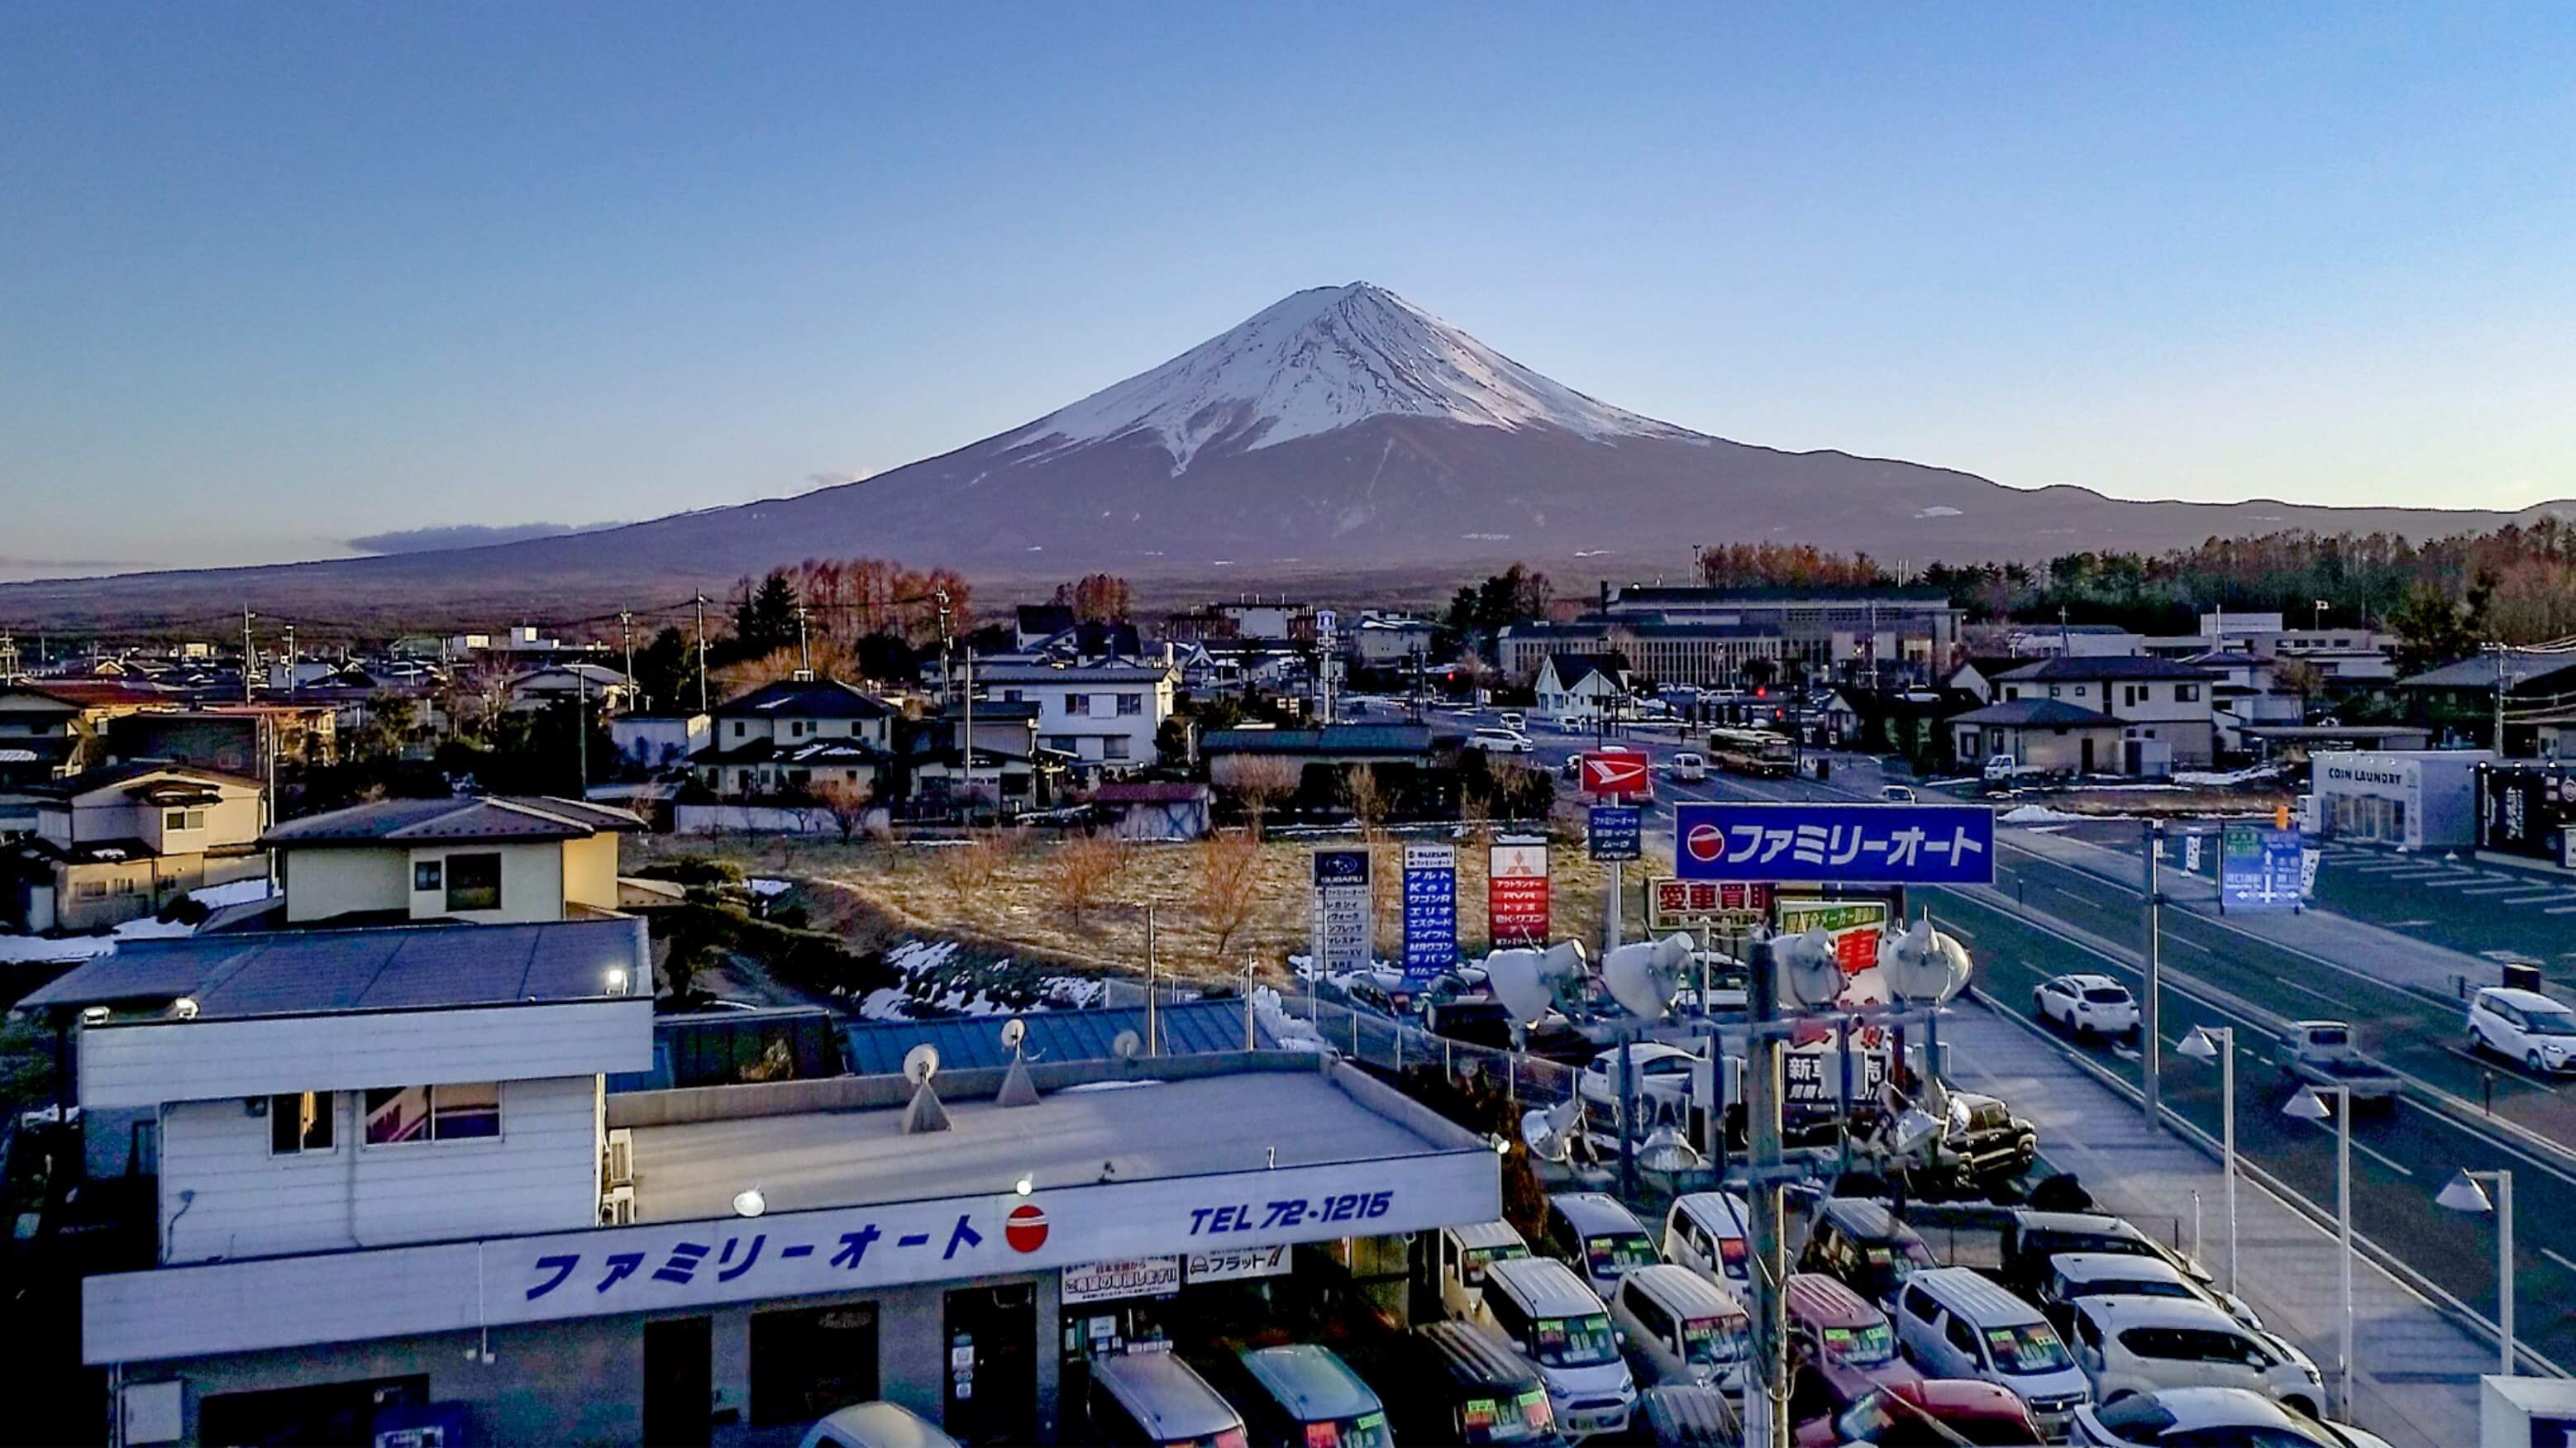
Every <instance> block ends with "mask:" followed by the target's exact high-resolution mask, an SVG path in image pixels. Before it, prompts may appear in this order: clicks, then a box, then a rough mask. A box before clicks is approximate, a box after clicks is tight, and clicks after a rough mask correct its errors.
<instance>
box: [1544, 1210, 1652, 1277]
mask: <svg viewBox="0 0 2576 1448" xmlns="http://www.w3.org/2000/svg"><path fill="white" fill-rule="evenodd" d="M1547 1250H1548V1252H1549V1254H1550V1255H1551V1256H1554V1257H1557V1258H1559V1259H1561V1260H1563V1261H1564V1263H1565V1264H1566V1265H1567V1266H1569V1267H1571V1268H1573V1269H1574V1270H1575V1271H1577V1272H1579V1273H1581V1274H1583V1278H1584V1280H1585V1281H1587V1282H1590V1283H1591V1284H1592V1291H1593V1293H1594V1294H1595V1295H1596V1296H1598V1297H1599V1298H1600V1299H1601V1300H1602V1301H1603V1302H1608V1301H1609V1300H1610V1294H1611V1293H1613V1292H1616V1291H1618V1290H1619V1279H1620V1278H1621V1277H1623V1276H1625V1275H1627V1274H1628V1273H1629V1272H1631V1271H1633V1270H1635V1269H1637V1268H1639V1267H1647V1266H1651V1265H1653V1264H1654V1263H1657V1262H1660V1261H1662V1260H1663V1255H1662V1254H1661V1253H1659V1252H1657V1251H1656V1250H1655V1239H1654V1238H1652V1237H1649V1236H1647V1235H1646V1228H1645V1224H1644V1223H1642V1222H1639V1221H1638V1220H1637V1218H1636V1216H1635V1214H1634V1213H1631V1212H1630V1211H1629V1210H1628V1209H1627V1208H1626V1207H1625V1206H1622V1205H1621V1204H1620V1202H1619V1199H1618V1198H1617V1197H1614V1196H1612V1195H1610V1194H1609V1193H1608V1192H1557V1193H1555V1194H1553V1195H1551V1196H1550V1197H1549V1198H1548V1199H1547Z"/></svg>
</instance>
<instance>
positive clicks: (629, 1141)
mask: <svg viewBox="0 0 2576 1448" xmlns="http://www.w3.org/2000/svg"><path fill="white" fill-rule="evenodd" d="M601 1175H602V1176H603V1177H605V1178H606V1183H605V1184H606V1185H608V1186H612V1187H623V1186H632V1185H634V1184H635V1132H634V1130H633V1129H632V1128H630V1127H624V1126H621V1127H618V1128H617V1129H616V1130H614V1131H611V1132H610V1133H608V1159H607V1160H606V1161H605V1162H604V1163H603V1164H602V1171H601Z"/></svg>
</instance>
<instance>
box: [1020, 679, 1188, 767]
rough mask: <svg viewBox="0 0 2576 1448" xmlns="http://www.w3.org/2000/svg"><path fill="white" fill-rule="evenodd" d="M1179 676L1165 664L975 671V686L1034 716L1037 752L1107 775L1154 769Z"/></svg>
mask: <svg viewBox="0 0 2576 1448" xmlns="http://www.w3.org/2000/svg"><path fill="white" fill-rule="evenodd" d="M1179 679H1180V672H1179V670H1177V669H1174V668H1172V667H1171V666H1170V665H1168V664H1138V663H1102V664H1062V665H1055V664H994V665H991V666H989V667H986V666H981V665H979V666H978V667H977V668H976V670H975V683H976V686H977V687H978V688H979V689H981V690H982V691H983V692H984V693H985V694H986V695H988V696H989V697H991V698H994V699H998V700H1000V701H1002V702H1004V703H1030V704H1035V705H1037V709H1038V716H1037V717H1038V747H1039V748H1041V749H1051V750H1054V751H1056V752H1058V753H1060V754H1065V755H1069V756H1071V757H1073V758H1074V759H1076V760H1079V761H1080V762H1082V763H1084V764H1098V765H1104V766H1107V767H1108V768H1110V769H1113V770H1114V769H1123V768H1132V767H1137V766H1142V765H1147V764H1151V763H1153V762H1154V736H1155V734H1156V733H1157V732H1158V731H1160V730H1161V729H1162V727H1163V721H1164V720H1166V719H1169V718H1171V717H1172V697H1173V693H1174V690H1175V688H1176V687H1177V685H1178V683H1179Z"/></svg>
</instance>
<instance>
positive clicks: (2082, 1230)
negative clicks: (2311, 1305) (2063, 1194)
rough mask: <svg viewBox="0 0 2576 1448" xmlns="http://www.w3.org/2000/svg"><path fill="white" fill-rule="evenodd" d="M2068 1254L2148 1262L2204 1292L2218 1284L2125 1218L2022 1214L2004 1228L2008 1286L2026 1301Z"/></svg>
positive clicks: (2024, 1211) (2004, 1274)
mask: <svg viewBox="0 0 2576 1448" xmlns="http://www.w3.org/2000/svg"><path fill="white" fill-rule="evenodd" d="M2068 1252H2094V1253H2104V1254H2117V1255H2122V1256H2130V1257H2148V1258H2153V1259H2154V1260H2156V1261H2158V1262H2162V1263H2164V1264H2165V1265H2166V1266H2168V1267H2171V1268H2173V1269H2174V1270H2175V1271H2177V1272H2180V1273H2182V1274H2183V1275H2184V1276H2186V1277H2189V1278H2190V1279H2191V1280H2192V1281H2194V1282H2196V1283H2198V1284H2199V1285H2201V1286H2202V1287H2214V1285H2215V1283H2216V1279H2215V1278H2213V1277H2211V1276H2210V1274H2209V1269H2207V1268H2205V1267H2203V1266H2201V1265H2200V1264H2199V1263H2198V1262H2195V1261H2193V1260H2192V1259H2191V1258H2189V1257H2186V1256H2184V1255H2183V1254H2182V1253H2180V1252H2177V1251H2175V1250H2174V1249H2173V1248H2171V1247H2168V1246H2166V1245H2165V1244H2164V1243H2162V1242H2159V1241H2157V1240H2156V1239H2155V1238H2153V1237H2150V1236H2148V1235H2147V1234H2146V1233H2144V1232H2141V1231H2139V1230H2138V1229H2137V1228H2136V1227H2135V1226H2133V1225H2131V1224H2130V1223H2129V1222H2128V1221H2127V1220H2126V1219H2124V1218H2121V1217H2113V1216H2105V1215H2103V1214H2102V1213H2099V1212H2035V1211H2031V1210H2029V1209H2028V1208H2024V1209H2022V1210H2020V1211H2016V1212H2014V1213H2013V1214H2012V1217H2011V1219H2010V1220H2008V1221H2006V1222H2005V1223H2004V1228H2003V1272H2002V1274H2001V1275H2002V1278H2003V1283H2004V1285H2005V1286H2006V1287H2009V1288H2011V1289H2012V1290H2013V1291H2015V1292H2018V1293H2021V1294H2022V1295H2023V1296H2025V1297H2029V1296H2033V1295H2035V1294H2036V1292H2037V1289H2038V1287H2039V1284H2040V1283H2041V1282H2042V1281H2043V1280H2045V1278H2046V1277H2047V1274H2048V1268H2049V1262H2050V1259H2052V1258H2055V1257H2058V1256H2060V1255H2062V1254H2065V1253H2068Z"/></svg>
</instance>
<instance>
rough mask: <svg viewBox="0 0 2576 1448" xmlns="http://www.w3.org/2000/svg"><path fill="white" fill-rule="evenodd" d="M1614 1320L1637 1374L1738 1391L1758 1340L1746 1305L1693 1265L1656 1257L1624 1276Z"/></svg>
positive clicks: (1649, 1380)
mask: <svg viewBox="0 0 2576 1448" xmlns="http://www.w3.org/2000/svg"><path fill="white" fill-rule="evenodd" d="M1610 1325H1611V1326H1612V1327H1615V1328H1617V1329H1618V1330H1619V1331H1621V1332H1622V1333H1625V1334H1626V1335H1627V1341H1626V1342H1625V1343H1623V1344H1621V1346H1622V1347H1624V1348H1625V1349H1626V1350H1627V1353H1628V1366H1629V1368H1630V1370H1631V1371H1633V1372H1634V1373H1635V1374H1636V1375H1637V1381H1638V1382H1640V1383H1646V1384H1656V1383H1695V1384H1698V1385H1699V1386H1701V1387H1713V1388H1725V1389H1727V1390H1729V1391H1735V1390H1739V1389H1741V1388H1742V1387H1743V1386H1744V1366H1745V1363H1746V1361H1747V1359H1748V1358H1749V1357H1750V1356H1751V1355H1752V1351H1753V1340H1752V1335H1751V1329H1750V1324H1749V1320H1748V1319H1747V1318H1746V1316H1745V1312H1744V1304H1742V1303H1741V1302H1738V1301H1737V1300H1736V1299H1735V1295H1734V1294H1733V1293H1731V1292H1727V1291H1724V1290H1722V1289H1720V1288H1719V1287H1718V1286H1717V1284H1715V1283H1713V1282H1711V1281H1709V1280H1708V1279H1707V1278H1705V1277H1702V1276H1700V1275H1699V1274H1698V1273H1696V1272H1693V1271H1692V1270H1690V1269H1689V1268H1687V1267H1676V1266H1673V1265H1672V1264H1670V1263H1667V1262H1655V1263H1649V1264H1648V1265H1646V1266H1643V1267H1639V1268H1636V1269H1635V1270H1633V1271H1631V1272H1629V1273H1628V1274H1627V1275H1626V1276H1624V1277H1621V1278H1620V1279H1619V1286H1618V1290H1616V1291H1614V1292H1612V1293H1611V1294H1610Z"/></svg>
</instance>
